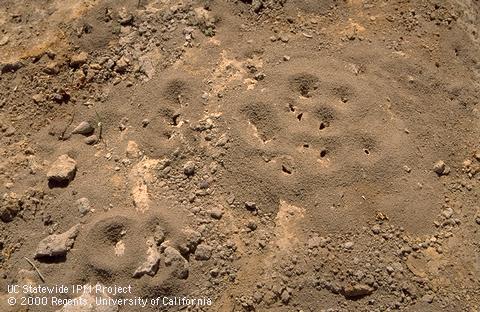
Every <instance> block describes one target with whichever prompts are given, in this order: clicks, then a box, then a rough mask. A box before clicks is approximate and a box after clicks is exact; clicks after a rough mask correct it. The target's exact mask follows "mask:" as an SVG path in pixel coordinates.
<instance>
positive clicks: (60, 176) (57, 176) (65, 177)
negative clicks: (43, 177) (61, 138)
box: [47, 155, 77, 183]
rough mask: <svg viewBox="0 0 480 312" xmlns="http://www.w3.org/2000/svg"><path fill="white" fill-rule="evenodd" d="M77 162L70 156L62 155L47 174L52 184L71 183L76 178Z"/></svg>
mask: <svg viewBox="0 0 480 312" xmlns="http://www.w3.org/2000/svg"><path fill="white" fill-rule="evenodd" d="M76 171H77V162H76V161H75V160H74V159H72V158H70V157H69V156H68V155H60V156H59V157H58V158H57V160H55V162H54V163H53V164H52V166H51V167H50V169H49V170H48V172H47V178H48V180H49V181H51V182H61V183H63V182H67V183H68V182H70V181H72V180H73V178H74V177H75V172H76Z"/></svg>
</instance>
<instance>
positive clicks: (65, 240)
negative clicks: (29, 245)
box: [35, 224, 80, 259]
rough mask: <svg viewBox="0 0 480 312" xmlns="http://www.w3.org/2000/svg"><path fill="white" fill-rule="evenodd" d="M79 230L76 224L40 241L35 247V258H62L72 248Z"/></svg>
mask: <svg viewBox="0 0 480 312" xmlns="http://www.w3.org/2000/svg"><path fill="white" fill-rule="evenodd" d="M79 230H80V225H79V224H77V225H75V226H73V227H72V228H70V229H69V230H68V231H66V232H64V233H62V234H52V235H49V236H47V237H46V238H44V239H42V240H41V241H40V243H39V244H38V246H37V251H36V252H35V258H37V259H38V258H48V257H64V256H65V255H66V254H67V252H68V251H69V250H70V248H72V246H73V243H74V242H75V238H76V237H77V235H78V232H79Z"/></svg>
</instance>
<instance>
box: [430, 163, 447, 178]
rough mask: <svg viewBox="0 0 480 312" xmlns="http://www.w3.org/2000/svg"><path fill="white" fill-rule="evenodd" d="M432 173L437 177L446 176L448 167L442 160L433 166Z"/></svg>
mask: <svg viewBox="0 0 480 312" xmlns="http://www.w3.org/2000/svg"><path fill="white" fill-rule="evenodd" d="M433 171H434V172H435V173H436V174H437V175H439V176H441V175H447V174H449V173H450V167H448V166H447V165H446V164H445V162H444V161H443V160H439V161H437V162H436V163H435V164H434V165H433Z"/></svg>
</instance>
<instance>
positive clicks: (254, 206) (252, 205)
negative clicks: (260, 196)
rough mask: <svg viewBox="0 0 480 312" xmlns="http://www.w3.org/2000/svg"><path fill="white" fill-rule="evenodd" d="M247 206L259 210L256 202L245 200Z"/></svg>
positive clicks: (248, 208)
mask: <svg viewBox="0 0 480 312" xmlns="http://www.w3.org/2000/svg"><path fill="white" fill-rule="evenodd" d="M245 208H247V210H249V211H256V210H257V204H256V203H254V202H249V201H247V202H245Z"/></svg>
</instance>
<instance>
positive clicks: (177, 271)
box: [163, 246, 189, 279]
mask: <svg viewBox="0 0 480 312" xmlns="http://www.w3.org/2000/svg"><path fill="white" fill-rule="evenodd" d="M163 253H164V254H165V265H166V266H168V267H172V268H173V269H174V270H173V274H174V276H175V277H177V278H180V279H186V278H187V277H188V271H189V266H188V261H187V260H186V259H185V258H184V257H183V256H182V254H181V253H180V252H179V251H178V250H176V249H175V248H173V247H171V246H167V247H166V248H165V250H164V251H163Z"/></svg>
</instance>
